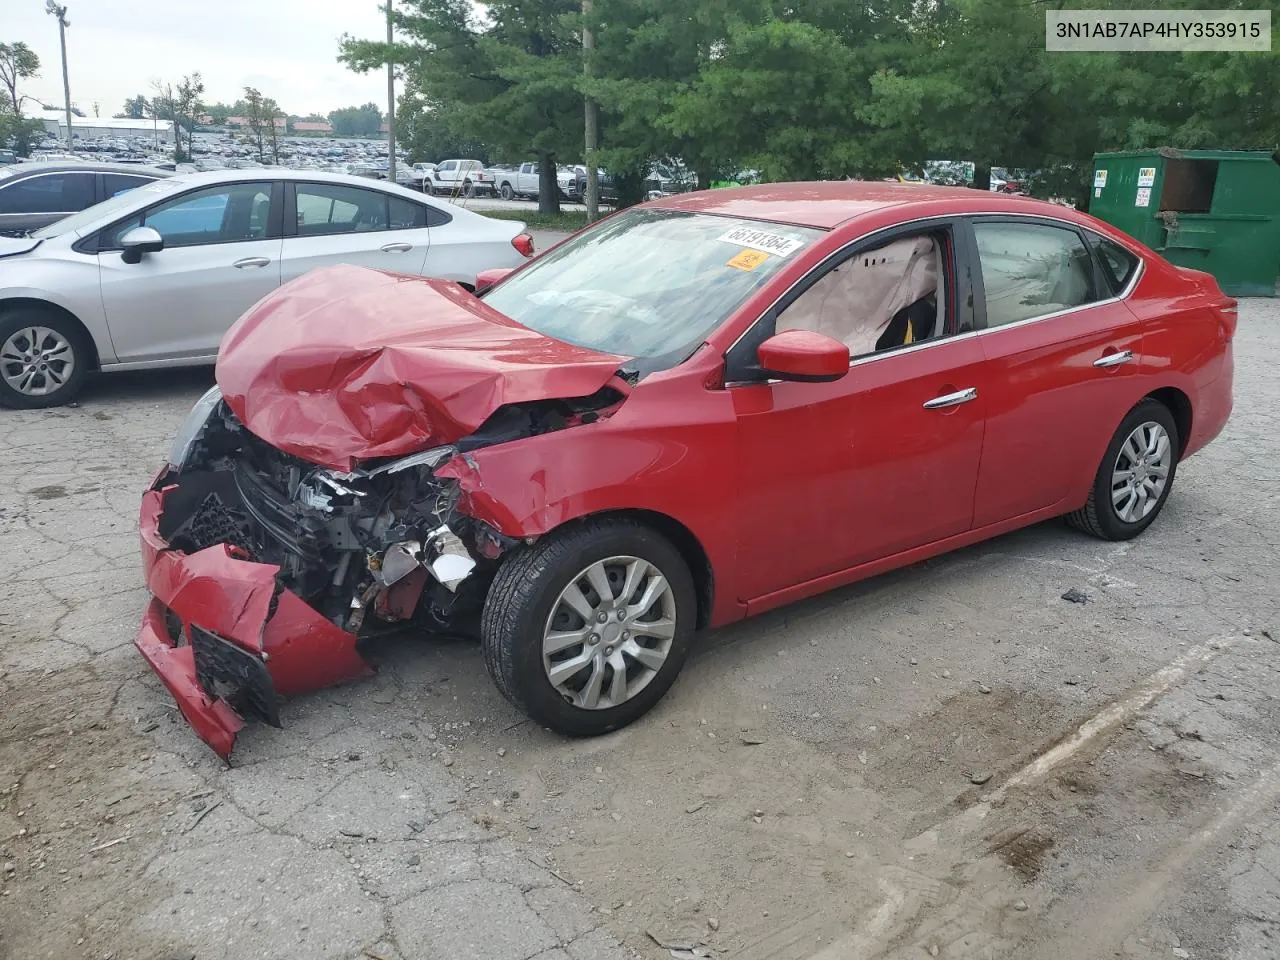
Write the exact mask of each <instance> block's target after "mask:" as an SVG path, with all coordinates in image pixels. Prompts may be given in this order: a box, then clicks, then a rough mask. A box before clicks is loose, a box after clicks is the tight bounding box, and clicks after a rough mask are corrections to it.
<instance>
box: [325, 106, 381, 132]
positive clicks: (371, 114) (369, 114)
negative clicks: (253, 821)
mask: <svg viewBox="0 0 1280 960" xmlns="http://www.w3.org/2000/svg"><path fill="white" fill-rule="evenodd" d="M329 122H330V123H331V124H333V132H334V133H336V134H337V135H338V136H340V137H376V136H377V135H378V128H379V127H381V126H382V111H381V110H379V109H378V105H377V104H376V103H366V104H365V105H364V106H362V107H343V108H342V109H341V110H334V111H333V112H332V113H330V114H329Z"/></svg>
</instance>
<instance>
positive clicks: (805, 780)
mask: <svg viewBox="0 0 1280 960" xmlns="http://www.w3.org/2000/svg"><path fill="white" fill-rule="evenodd" d="M1236 361H1237V391H1236V396H1237V401H1236V412H1235V415H1234V417H1233V419H1232V421H1231V423H1230V424H1229V425H1228V427H1227V430H1226V432H1225V433H1224V435H1223V436H1222V437H1221V438H1219V440H1218V441H1217V442H1215V443H1214V444H1212V445H1211V446H1210V447H1209V448H1208V449H1207V450H1206V451H1204V452H1203V453H1202V454H1200V455H1198V456H1196V457H1195V458H1193V459H1192V460H1190V461H1188V462H1187V463H1186V464H1184V465H1183V467H1182V468H1181V469H1180V470H1179V474H1178V479H1177V486H1176V488H1175V491H1174V493H1173V496H1172V498H1171V499H1170V501H1169V503H1168V506H1167V508H1166V510H1165V513H1164V515H1163V516H1162V517H1161V518H1160V520H1159V521H1158V522H1157V523H1156V525H1155V526H1154V527H1152V528H1151V530H1149V531H1148V532H1147V534H1146V535H1144V536H1143V537H1142V538H1140V539H1139V540H1137V541H1134V542H1131V543H1127V544H1119V545H1116V544H1103V543H1100V542H1098V541H1094V540H1091V539H1088V538H1086V537H1083V536H1081V535H1079V534H1076V533H1073V532H1071V531H1069V530H1067V529H1066V528H1064V527H1063V526H1061V525H1059V524H1043V525H1040V526H1037V527H1034V528H1031V529H1028V530H1025V531H1021V532H1018V533H1015V534H1012V535H1009V536H1006V537H1002V538H1000V539H998V540H995V541H992V542H989V543H987V544H983V545H980V546H977V547H974V548H971V549H968V550H964V551H960V552H958V553H955V554H952V555H949V556H947V557H943V558H939V559H937V560H934V561H931V562H928V563H925V564H920V565H917V566H915V567H912V568H910V569H908V570H904V571H899V572H897V573H894V574H890V575H887V576H884V577H880V578H877V579H875V580H872V581H869V582H866V583H863V584H859V585H856V586H854V587H850V588H847V589H844V590H840V591H837V592H835V593H832V594H828V595H826V596H824V597H820V598H816V599H814V600H812V601H808V602H805V603H801V604H798V605H795V606H792V607H789V608H786V609H783V610H779V611H776V612H774V613H772V614H768V615H766V616H764V617H761V618H758V619H756V620H753V621H749V622H746V623H743V624H740V625H737V626H734V627H732V628H729V629H725V630H721V631H718V632H716V633H713V634H709V635H706V636H704V637H703V638H702V640H701V642H700V644H699V645H698V647H697V649H696V652H695V655H694V656H693V658H692V659H691V661H690V663H689V665H688V667H687V668H686V672H685V676H684V677H683V678H682V679H681V680H680V682H679V683H678V684H677V685H676V687H675V688H674V689H673V690H672V692H671V694H670V696H668V698H667V699H666V700H665V701H664V703H663V704H661V705H660V706H659V707H658V708H657V709H655V710H654V711H653V712H652V713H651V714H650V715H649V716H648V717H646V718H645V719H644V720H642V721H641V722H639V723H637V724H636V725H634V726H633V727H631V728H629V729H627V730H624V731H621V732H620V733H618V734H615V735H612V736H609V737H606V738H601V739H597V740H591V741H576V742H570V741H566V740H563V739H560V738H558V737H555V736H553V735H551V734H549V733H547V732H545V731H542V730H540V729H537V728H534V727H533V726H532V725H531V724H528V723H526V722H523V720H522V718H521V717H520V716H519V715H518V714H516V713H515V712H514V711H512V710H511V708H510V707H508V706H507V705H506V704H505V703H504V702H503V701H502V700H501V698H500V697H499V696H498V695H497V693H496V692H495V691H494V690H493V689H492V687H491V686H490V685H489V683H488V680H487V678H486V676H485V674H484V670H483V667H482V664H481V661H480V656H479V651H478V650H477V649H476V647H475V646H473V645H470V644H466V643H462V642H444V643H441V642H432V641H427V642H416V643H414V642H408V641H401V642H396V643H390V642H389V643H386V644H384V645H383V646H381V647H379V648H378V649H377V650H376V655H377V658H378V661H379V670H378V672H377V675H376V676H375V677H373V678H372V679H369V680H367V681H363V682H360V683H353V684H349V685H346V686H343V687H340V688H336V689H333V690H328V691H324V692H321V693H317V694H315V695H312V696H308V697H304V698H300V699H298V700H295V701H292V702H290V703H289V704H287V705H286V709H285V711H284V723H285V729H283V730H276V729H272V728H269V727H259V726H255V727H250V728H248V729H246V731H245V732H244V734H242V736H241V739H240V743H239V746H238V749H237V754H236V765H235V766H234V767H233V768H231V769H224V768H223V767H222V765H221V764H220V763H219V762H218V760H217V758H216V757H214V756H213V754H212V753H210V752H209V751H208V750H207V749H205V748H204V746H203V745H202V744H201V743H200V742H199V741H198V740H197V739H196V738H195V737H194V735H193V734H192V733H191V732H190V731H189V729H187V727H186V725H185V724H184V723H183V722H182V720H181V718H180V717H179V716H178V715H177V713H176V711H175V710H174V707H173V704H172V702H171V701H170V700H169V698H168V696H167V695H166V693H165V691H164V690H163V688H162V687H161V685H160V683H159V682H158V680H157V679H156V678H155V677H154V676H153V675H151V674H150V672H149V671H148V670H147V669H146V667H145V665H144V664H143V663H142V661H141V659H140V658H139V657H138V656H137V655H136V653H135V652H134V650H133V648H132V646H131V641H132V637H133V633H134V630H135V628H136V625H137V620H138V617H139V615H140V612H141V610H142V606H143V602H144V599H145V590H144V589H143V587H142V586H141V582H140V577H139V572H138V561H137V544H136V538H135V516H136V509H137V503H138V497H139V492H140V490H141V489H142V488H143V487H144V486H145V484H146V482H147V481H148V479H149V478H150V475H151V473H152V472H153V469H154V467H155V465H156V464H157V463H158V462H159V460H160V459H161V458H162V457H163V455H164V452H165V450H166V448H167V443H168V439H169V437H170V436H171V434H172V433H173V431H174V429H175V428H176V426H177V425H178V423H179V422H180V421H181V419H182V417H183V416H184V415H185V412H186V410H187V408H188V407H189V405H190V403H191V402H192V401H193V400H194V399H195V398H196V397H197V396H198V395H199V393H200V392H201V391H202V390H203V389H204V388H205V387H206V386H207V384H208V383H209V382H210V381H209V375H208V373H206V372H196V373H192V372H180V373H179V372H175V373H167V374H151V375H146V376H142V375H120V376H117V377H113V378H104V379H103V380H101V381H100V382H99V383H98V384H96V385H95V386H94V387H92V388H91V390H90V391H89V392H88V393H87V394H86V395H85V397H84V399H83V400H82V402H81V403H80V404H79V405H78V406H77V407H74V408H66V409H59V410H51V411H44V412H21V413H15V412H10V411H0V448H2V449H3V450H4V451H5V456H4V457H3V458H0V557H2V558H3V563H4V567H5V569H6V571H7V582H8V585H9V589H8V590H7V591H5V592H4V594H3V595H2V596H0V957H10V956H12V957H24V958H27V957H30V958H34V957H55V958H59V960H62V958H81V957H83V958H99V960H101V958H104V957H107V956H113V957H116V958H122V960H123V958H144V960H145V958H156V960H165V958H171V957H192V956H195V957H199V958H227V960H238V958H254V960H260V958H276V957H280V958H297V957H308V958H312V957H315V958H367V957H372V958H383V960H434V958H439V960H445V958H448V960H453V958H460V957H466V958H479V960H488V958H492V960H531V958H535V957H536V958H539V960H587V958H622V957H629V956H643V957H654V958H660V957H667V956H668V953H667V951H666V950H663V949H660V948H659V947H658V946H657V945H656V944H655V943H654V939H653V938H657V939H658V940H661V941H664V942H666V943H668V944H678V943H691V944H696V943H698V942H705V943H706V944H707V945H708V946H709V947H710V948H712V949H713V950H714V951H715V952H716V955H717V956H728V957H735V958H745V960H764V958H769V960H836V958H852V957H858V958H871V957H875V958H922V957H929V956H940V957H944V958H992V957H1010V958H1014V957H1016V958H1019V960H1025V958H1032V960H1040V958H1043V960H1096V958H1100V957H1112V956H1116V957H1125V958H1139V960H1148V958H1151V960H1154V958H1185V957H1202V958H1229V960H1261V958H1270V957H1274V956H1277V955H1278V954H1280V925H1278V916H1280V906H1278V904H1280V829H1278V828H1277V825H1276V824H1277V817H1276V814H1277V812H1280V811H1278V808H1280V756H1278V754H1280V747H1278V746H1277V745H1278V744H1280V736H1278V734H1280V706H1278V704H1280V699H1278V698H1277V694H1278V693H1280V675H1278V673H1277V656H1276V655H1277V653H1280V645H1278V644H1277V641H1280V615H1278V609H1277V608H1278V606H1280V596H1278V592H1277V590H1276V587H1275V581H1276V575H1277V560H1276V547H1277V544H1278V543H1280V513H1278V512H1277V499H1278V497H1280V480H1277V470H1276V463H1277V453H1278V452H1280V440H1277V437H1278V436H1280V424H1278V423H1277V415H1276V413H1275V410H1276V409H1277V403H1278V401H1280V388H1278V387H1277V380H1276V377H1275V370H1276V369H1277V367H1278V366H1280V301H1262V300H1251V301H1244V302H1243V303H1242V306H1241V324H1240V331H1239V334H1238V337H1237V345H1236ZM760 527H761V529H762V531H763V530H765V529H767V519H766V520H764V521H763V522H762V523H761V524H760ZM1071 589H1074V590H1077V591H1079V592H1080V593H1082V594H1083V595H1084V597H1085V598H1086V602H1084V603H1073V602H1068V601H1066V600H1064V599H1062V594H1063V593H1065V592H1067V591H1068V590H1071Z"/></svg>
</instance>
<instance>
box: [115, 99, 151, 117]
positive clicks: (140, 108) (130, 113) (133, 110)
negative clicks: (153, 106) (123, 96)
mask: <svg viewBox="0 0 1280 960" xmlns="http://www.w3.org/2000/svg"><path fill="white" fill-rule="evenodd" d="M147 109H148V103H147V98H146V97H145V96H143V95H142V94H140V93H139V94H138V95H137V96H133V97H130V98H129V99H128V100H126V101H125V102H124V108H123V109H122V110H121V111H120V113H119V116H121V117H125V118H126V119H129V120H142V119H143V118H144V117H146V115H147Z"/></svg>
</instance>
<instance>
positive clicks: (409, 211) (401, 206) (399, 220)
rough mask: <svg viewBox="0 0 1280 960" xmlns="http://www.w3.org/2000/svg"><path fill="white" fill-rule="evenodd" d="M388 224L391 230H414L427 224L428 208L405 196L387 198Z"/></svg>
mask: <svg viewBox="0 0 1280 960" xmlns="http://www.w3.org/2000/svg"><path fill="white" fill-rule="evenodd" d="M387 206H388V214H387V224H388V229H391V230H412V229H413V228H415V227H425V226H426V225H427V208H426V207H424V206H423V205H422V204H420V203H414V202H413V201H412V200H406V199H404V198H403V197H388V198H387Z"/></svg>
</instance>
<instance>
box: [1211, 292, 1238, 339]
mask: <svg viewBox="0 0 1280 960" xmlns="http://www.w3.org/2000/svg"><path fill="white" fill-rule="evenodd" d="M1213 306H1214V308H1215V309H1216V310H1217V312H1218V322H1219V324H1221V326H1222V337H1223V339H1224V340H1226V341H1227V342H1228V343H1230V342H1231V340H1232V338H1233V337H1235V335H1236V325H1237V324H1238V323H1239V321H1240V310H1239V306H1240V305H1239V304H1238V303H1237V302H1236V300H1235V298H1234V297H1223V298H1222V299H1221V300H1219V301H1217V302H1216V303H1215V304H1214V305H1213Z"/></svg>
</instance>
